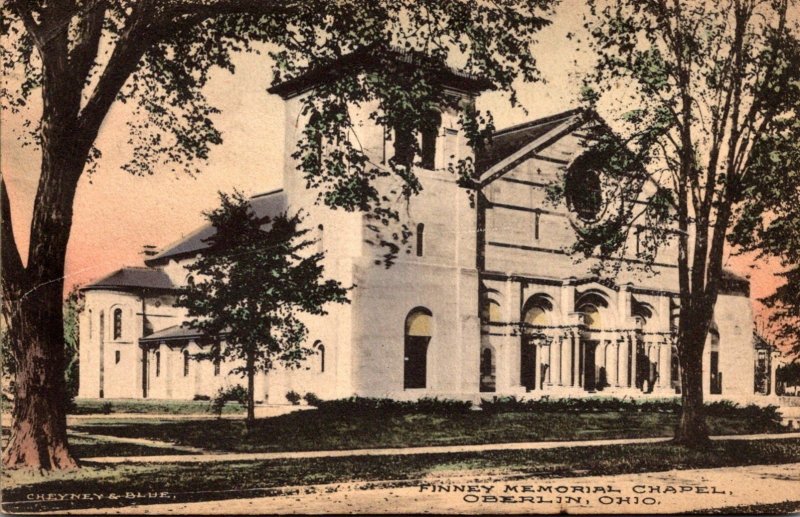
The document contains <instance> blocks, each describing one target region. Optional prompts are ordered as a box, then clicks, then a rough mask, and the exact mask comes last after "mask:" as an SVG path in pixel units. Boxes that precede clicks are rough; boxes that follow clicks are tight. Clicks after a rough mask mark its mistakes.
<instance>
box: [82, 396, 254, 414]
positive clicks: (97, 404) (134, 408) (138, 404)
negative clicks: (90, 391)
mask: <svg viewBox="0 0 800 517" xmlns="http://www.w3.org/2000/svg"><path fill="white" fill-rule="evenodd" d="M210 408H211V402H210V401H208V400H136V399H77V400H76V401H75V409H74V410H73V411H71V412H70V413H71V414H73V415H92V414H108V413H154V414H166V415H201V414H204V413H209V414H210ZM222 412H223V413H224V414H237V413H244V412H245V408H244V406H242V405H241V404H239V403H235V402H228V403H227V404H225V407H224V408H223V409H222Z"/></svg>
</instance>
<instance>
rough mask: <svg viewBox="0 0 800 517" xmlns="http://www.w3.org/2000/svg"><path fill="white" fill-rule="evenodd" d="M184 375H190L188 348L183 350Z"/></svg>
mask: <svg viewBox="0 0 800 517" xmlns="http://www.w3.org/2000/svg"><path fill="white" fill-rule="evenodd" d="M183 376H184V377H188V376H189V352H188V351H186V350H184V351H183Z"/></svg>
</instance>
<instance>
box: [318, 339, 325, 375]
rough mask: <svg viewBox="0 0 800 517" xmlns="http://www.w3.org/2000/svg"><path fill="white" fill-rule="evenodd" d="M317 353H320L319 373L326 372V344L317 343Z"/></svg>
mask: <svg viewBox="0 0 800 517" xmlns="http://www.w3.org/2000/svg"><path fill="white" fill-rule="evenodd" d="M317 353H318V354H319V373H325V345H323V344H322V343H317Z"/></svg>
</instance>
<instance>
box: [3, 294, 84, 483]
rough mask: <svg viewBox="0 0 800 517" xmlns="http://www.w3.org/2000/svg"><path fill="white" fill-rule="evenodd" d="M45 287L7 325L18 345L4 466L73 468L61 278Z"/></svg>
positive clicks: (27, 301)
mask: <svg viewBox="0 0 800 517" xmlns="http://www.w3.org/2000/svg"><path fill="white" fill-rule="evenodd" d="M54 284H57V285H55V286H52V287H51V286H42V287H40V289H39V290H37V291H36V292H34V293H31V294H32V295H29V296H27V297H26V298H24V300H23V301H22V302H21V303H20V305H19V306H18V312H17V313H16V315H15V316H16V317H14V318H13V324H12V325H11V326H10V328H9V332H10V338H11V340H12V341H13V343H16V344H17V346H14V349H15V353H14V356H15V360H16V364H17V373H16V379H15V394H14V410H13V423H12V425H11V436H10V438H9V442H8V445H7V446H6V449H5V450H4V451H3V465H5V466H6V467H8V468H16V467H32V468H38V469H45V470H50V469H68V468H75V467H77V466H78V463H77V462H76V461H75V459H74V458H73V457H72V455H71V454H70V451H69V447H68V445H67V417H66V407H65V406H66V404H65V402H66V398H67V397H66V382H65V381H64V341H63V338H64V336H63V323H62V312H61V286H62V283H61V282H54Z"/></svg>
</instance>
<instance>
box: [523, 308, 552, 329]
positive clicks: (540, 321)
mask: <svg viewBox="0 0 800 517" xmlns="http://www.w3.org/2000/svg"><path fill="white" fill-rule="evenodd" d="M547 320H548V318H547V311H545V310H544V308H542V307H539V306H538V305H534V306H532V307H530V308H529V309H528V310H527V311H525V316H524V318H523V320H522V321H524V322H525V323H527V324H528V325H537V326H538V325H547V323H548V321H547Z"/></svg>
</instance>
